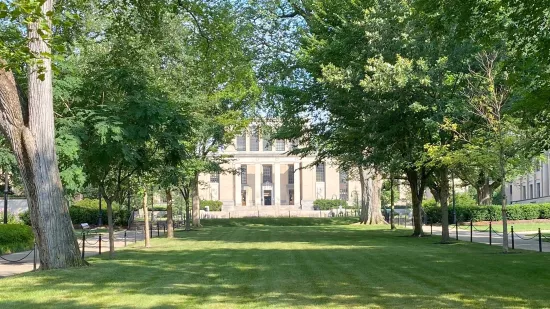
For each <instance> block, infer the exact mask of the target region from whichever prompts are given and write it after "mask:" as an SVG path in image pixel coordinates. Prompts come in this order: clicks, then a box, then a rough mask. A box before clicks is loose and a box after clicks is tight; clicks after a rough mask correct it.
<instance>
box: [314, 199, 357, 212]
mask: <svg viewBox="0 0 550 309" xmlns="http://www.w3.org/2000/svg"><path fill="white" fill-rule="evenodd" d="M313 206H314V207H315V209H320V210H330V209H334V208H338V207H340V206H342V207H343V208H346V207H348V203H347V202H346V201H344V200H325V199H318V200H315V201H314V202H313Z"/></svg>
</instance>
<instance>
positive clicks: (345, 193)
mask: <svg viewBox="0 0 550 309" xmlns="http://www.w3.org/2000/svg"><path fill="white" fill-rule="evenodd" d="M340 199H341V200H342V201H347V200H348V189H347V188H346V189H340Z"/></svg>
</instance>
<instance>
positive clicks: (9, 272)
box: [0, 230, 164, 278]
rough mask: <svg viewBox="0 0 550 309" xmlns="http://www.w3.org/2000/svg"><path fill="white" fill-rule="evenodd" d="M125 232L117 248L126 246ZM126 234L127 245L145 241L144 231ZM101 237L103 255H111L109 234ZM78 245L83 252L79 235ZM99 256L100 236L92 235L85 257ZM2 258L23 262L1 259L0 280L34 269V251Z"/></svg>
mask: <svg viewBox="0 0 550 309" xmlns="http://www.w3.org/2000/svg"><path fill="white" fill-rule="evenodd" d="M77 232H78V231H77ZM124 232H125V231H118V232H115V248H121V247H124V246H125V242H124ZM126 232H127V233H126V244H127V245H131V244H133V243H134V242H141V241H143V240H144V234H143V231H135V230H133V231H132V230H128V231H126ZM157 235H158V234H157V231H156V230H155V231H154V232H153V238H156V237H157ZM160 235H161V236H162V235H164V232H163V231H162V230H161V231H160ZM101 237H102V241H101V253H102V254H109V233H101ZM78 245H79V247H80V250H82V236H81V234H78ZM98 254H99V236H98V235H97V234H93V233H90V234H89V235H88V236H87V237H86V244H85V246H84V256H85V257H89V256H94V255H98ZM25 256H26V257H25ZM2 258H5V259H7V260H10V261H17V260H20V259H22V260H21V262H17V263H10V262H7V261H5V260H3V259H0V278H3V277H7V276H13V275H16V274H20V273H24V272H29V271H32V270H33V267H34V252H33V250H31V251H24V252H18V253H13V254H7V255H2ZM36 263H37V266H36V267H39V266H40V260H39V256H38V252H36Z"/></svg>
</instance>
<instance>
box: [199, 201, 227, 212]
mask: <svg viewBox="0 0 550 309" xmlns="http://www.w3.org/2000/svg"><path fill="white" fill-rule="evenodd" d="M222 205H223V203H222V202H221V201H209V200H201V208H204V207H206V206H208V208H209V210H210V211H221V210H222Z"/></svg>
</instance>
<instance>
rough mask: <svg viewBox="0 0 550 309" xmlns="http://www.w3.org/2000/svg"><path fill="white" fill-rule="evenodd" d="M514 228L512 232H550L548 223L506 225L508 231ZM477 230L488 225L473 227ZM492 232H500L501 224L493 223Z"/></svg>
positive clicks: (467, 226) (466, 226)
mask: <svg viewBox="0 0 550 309" xmlns="http://www.w3.org/2000/svg"><path fill="white" fill-rule="evenodd" d="M512 226H513V227H514V232H536V231H538V230H539V228H540V229H541V230H550V222H548V223H514V224H508V231H510V230H511V227H512ZM475 227H476V228H477V229H478V230H485V229H486V228H488V227H489V225H488V224H487V225H475ZM492 227H493V230H495V231H497V232H499V233H500V232H502V223H501V222H495V223H493V224H492ZM461 228H462V229H465V228H470V225H469V224H468V225H465V226H462V227H461Z"/></svg>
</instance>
